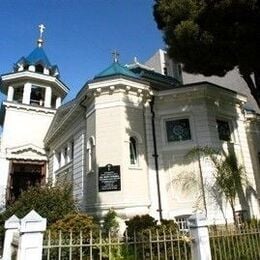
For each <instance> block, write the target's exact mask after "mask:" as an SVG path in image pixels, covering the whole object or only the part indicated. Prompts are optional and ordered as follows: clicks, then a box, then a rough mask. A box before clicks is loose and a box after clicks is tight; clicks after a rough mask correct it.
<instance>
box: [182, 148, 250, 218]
mask: <svg viewBox="0 0 260 260" xmlns="http://www.w3.org/2000/svg"><path fill="white" fill-rule="evenodd" d="M198 154H199V155H200V156H202V157H208V158H210V160H211V161H212V163H213V167H214V169H213V177H214V181H215V185H212V187H213V188H214V189H218V192H219V193H220V194H221V193H222V194H223V195H224V196H225V198H226V200H227V202H228V203H229V205H230V207H231V210H232V213H233V219H234V223H236V222H237V220H236V214H235V200H236V197H237V196H238V197H241V193H243V189H242V187H243V186H244V185H245V184H246V183H247V180H246V176H245V174H244V170H243V167H242V166H240V165H238V162H237V158H236V155H235V153H234V151H233V150H232V149H230V150H229V153H225V152H224V151H219V150H216V149H213V148H211V147H207V146H206V147H195V148H193V149H192V150H191V151H190V152H189V153H188V155H187V156H189V157H192V158H197V155H198Z"/></svg>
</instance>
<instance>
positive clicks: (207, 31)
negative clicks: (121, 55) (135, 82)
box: [154, 0, 260, 107]
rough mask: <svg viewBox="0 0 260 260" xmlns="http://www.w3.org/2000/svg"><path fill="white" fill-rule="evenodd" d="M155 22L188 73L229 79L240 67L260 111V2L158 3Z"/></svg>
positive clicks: (189, 0)
mask: <svg viewBox="0 0 260 260" xmlns="http://www.w3.org/2000/svg"><path fill="white" fill-rule="evenodd" d="M154 17H155V20H156V22H157V26H158V28H159V29H160V30H162V32H163V35H164V40H165V42H166V44H167V46H168V53H169V55H170V56H171V57H172V58H174V59H175V60H176V61H177V62H180V63H182V64H183V65H184V70H186V71H188V72H190V73H200V74H204V75H206V76H210V75H218V76H224V75H225V74H226V73H227V72H228V71H229V70H232V69H233V68H234V67H236V66H238V68H239V71H240V74H241V76H242V77H243V79H244V80H245V81H246V83H247V85H248V87H249V88H250V91H251V93H252V95H253V97H254V98H255V100H256V101H257V104H258V106H259V107H260V64H259V58H260V57H259V56H260V51H259V48H260V37H259V34H260V27H259V23H260V3H259V0H215V1H212V0H155V5H154ZM251 74H253V75H254V80H253V79H252V78H251Z"/></svg>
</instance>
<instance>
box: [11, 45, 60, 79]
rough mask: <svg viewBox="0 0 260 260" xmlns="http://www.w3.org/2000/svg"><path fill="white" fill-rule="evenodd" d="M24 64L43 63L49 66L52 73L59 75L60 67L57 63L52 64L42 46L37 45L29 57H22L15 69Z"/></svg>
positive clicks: (35, 64) (44, 65)
mask: <svg viewBox="0 0 260 260" xmlns="http://www.w3.org/2000/svg"><path fill="white" fill-rule="evenodd" d="M21 65H23V66H24V67H26V66H30V65H34V66H37V65H41V66H42V67H44V68H48V69H49V70H50V75H52V76H55V77H59V68H58V66H57V65H52V64H51V63H50V60H49V59H48V57H47V55H46V53H45V51H44V50H43V48H42V47H41V46H38V47H36V48H35V49H34V50H33V51H32V52H31V53H30V54H29V55H28V56H27V57H22V58H20V59H19V60H18V61H17V62H16V63H15V64H14V70H15V71H17V70H18V68H19V67H20V66H21Z"/></svg>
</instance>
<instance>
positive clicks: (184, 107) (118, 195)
mask: <svg viewBox="0 0 260 260" xmlns="http://www.w3.org/2000/svg"><path fill="white" fill-rule="evenodd" d="M43 29H44V27H43V26H41V27H40V32H41V33H40V37H39V39H38V41H37V47H36V48H35V49H34V50H33V51H32V52H31V53H30V54H29V55H28V56H25V57H22V58H20V59H19V60H18V61H17V62H16V63H15V66H14V70H13V71H12V72H11V73H7V74H3V75H1V86H0V90H1V92H2V93H3V94H4V95H6V99H5V100H4V102H3V105H2V106H1V112H0V123H1V125H2V127H3V132H2V136H1V144H0V145H1V146H0V176H1V183H0V196H1V197H0V200H1V203H2V206H4V205H6V204H8V203H12V202H13V201H14V200H15V199H17V198H18V197H19V195H20V194H21V192H22V191H23V190H25V189H27V188H28V187H29V186H30V185H36V184H42V185H44V184H45V183H47V182H49V181H50V182H52V183H53V185H55V184H57V183H62V182H64V181H69V182H71V183H72V184H73V193H74V196H75V198H76V199H77V201H78V203H79V207H80V209H81V210H82V211H85V212H87V213H89V214H92V215H96V216H98V217H102V216H104V214H106V213H107V212H108V210H109V209H111V208H112V209H114V210H115V211H116V212H117V214H118V216H119V217H120V218H121V219H123V220H125V219H128V218H130V217H132V216H134V215H137V214H138V215H142V214H150V215H151V216H153V217H155V218H156V219H173V218H175V219H176V220H177V221H180V222H181V221H185V219H186V218H187V217H188V216H189V215H191V214H193V213H194V212H204V213H206V214H207V217H208V219H209V221H210V222H211V223H223V222H224V221H225V219H227V220H228V221H232V211H231V208H230V206H229V204H228V203H227V202H226V201H225V199H224V197H223V196H221V194H218V195H217V197H216V196H215V197H214V196H213V194H212V190H213V187H214V177H213V171H214V169H213V168H214V167H213V166H212V164H211V163H210V160H209V159H207V158H197V159H195V160H191V159H190V158H188V157H187V156H186V155H187V153H188V152H189V151H190V150H191V149H192V148H194V147H197V146H200V147H204V146H208V147H212V148H217V149H222V150H224V151H226V152H229V151H230V149H231V150H232V151H233V152H234V153H235V154H236V157H237V159H238V161H239V164H240V165H242V166H243V169H244V172H245V173H246V176H247V180H248V184H247V187H245V188H244V193H245V196H244V201H242V202H241V201H240V199H239V198H238V199H237V201H236V208H235V210H236V212H237V214H238V216H240V217H241V215H243V214H244V212H246V214H248V215H250V216H254V217H259V204H258V202H259V198H260V197H259V192H260V160H259V157H260V156H259V155H260V148H259V147H260V115H259V114H257V113H256V112H254V111H252V110H248V109H245V103H246V102H247V97H246V96H245V95H243V94H240V93H237V92H236V91H234V90H230V89H228V88H225V87H223V86H221V85H217V84H214V83H212V82H210V81H200V82H194V83H189V84H184V83H183V82H182V81H181V80H180V77H181V74H180V72H179V73H177V74H176V75H177V76H174V75H171V74H168V75H164V74H165V73H160V72H157V71H156V70H154V69H153V68H151V66H148V65H147V64H146V65H144V64H140V63H139V62H138V61H137V60H135V62H134V63H133V64H129V65H126V66H123V65H121V64H120V62H119V60H118V55H117V53H114V59H113V62H112V63H111V64H110V65H109V66H108V67H107V68H105V69H104V70H103V71H101V72H99V73H97V74H96V75H95V76H94V77H93V79H90V80H89V81H88V82H86V83H85V85H84V86H83V87H82V88H81V89H80V91H79V92H78V93H77V95H76V97H75V98H74V99H73V100H71V101H69V102H67V103H64V104H62V100H63V99H64V98H65V96H66V94H67V93H68V91H69V88H68V87H67V86H66V85H65V84H64V83H63V82H62V81H61V80H60V74H59V70H58V67H57V66H56V65H53V64H52V63H51V62H50V61H49V59H48V58H47V56H46V54H45V52H44V49H43V38H42V32H43ZM175 68H177V69H179V67H178V66H175ZM187 180H190V181H191V185H185V181H187ZM186 184H187V183H186ZM187 186H188V189H187ZM185 187H186V188H185ZM201 190H203V191H204V192H203V196H202V197H203V198H202V197H201ZM215 195H216V194H215ZM36 210H37V209H36Z"/></svg>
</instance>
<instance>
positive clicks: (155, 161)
mask: <svg viewBox="0 0 260 260" xmlns="http://www.w3.org/2000/svg"><path fill="white" fill-rule="evenodd" d="M150 108H151V114H152V122H151V123H152V134H153V149H154V153H153V155H152V156H153V157H154V164H155V173H156V184H157V195H158V196H157V197H158V212H159V220H160V222H161V221H162V219H163V218H162V201H161V190H160V177H159V167H158V157H159V155H158V152H157V142H156V132H155V122H154V119H155V113H154V109H153V108H154V96H152V100H151V101H150Z"/></svg>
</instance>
